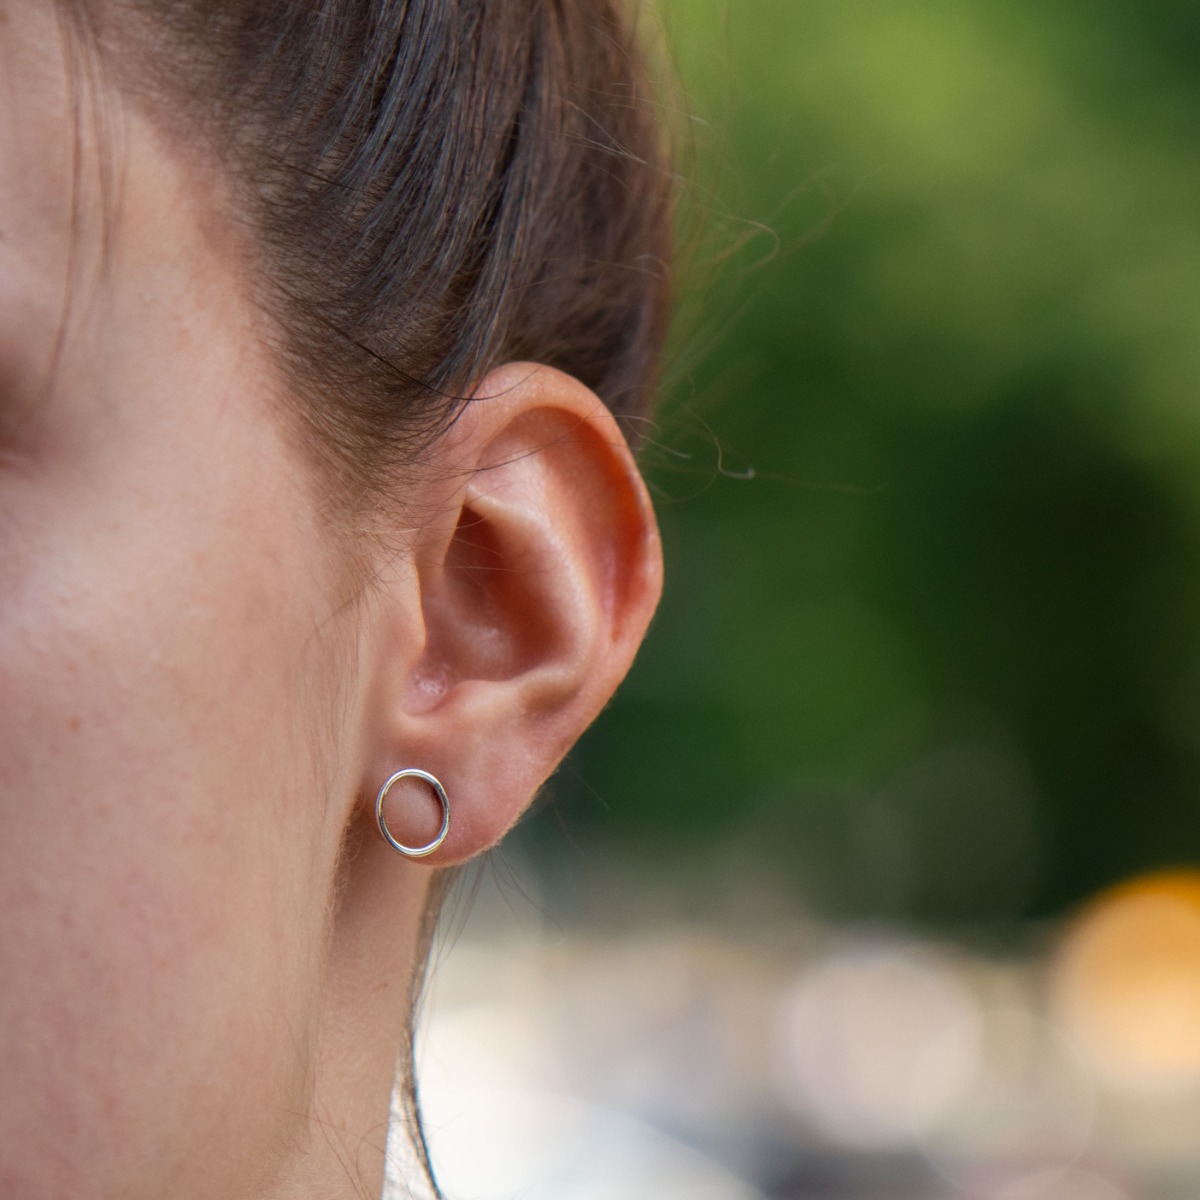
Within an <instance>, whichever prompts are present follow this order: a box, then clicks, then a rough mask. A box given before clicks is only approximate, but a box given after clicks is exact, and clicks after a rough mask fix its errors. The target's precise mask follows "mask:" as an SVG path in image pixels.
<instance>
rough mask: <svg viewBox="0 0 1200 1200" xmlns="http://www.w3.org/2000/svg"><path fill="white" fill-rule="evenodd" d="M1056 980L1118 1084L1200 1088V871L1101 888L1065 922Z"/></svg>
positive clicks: (1065, 1021) (1071, 1014) (1101, 1065)
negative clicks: (1092, 900)
mask: <svg viewBox="0 0 1200 1200" xmlns="http://www.w3.org/2000/svg"><path fill="white" fill-rule="evenodd" d="M1054 988H1055V1002H1056V1007H1057V1010H1058V1014H1059V1019H1060V1021H1061V1023H1062V1026H1063V1028H1064V1029H1065V1030H1067V1031H1068V1033H1069V1034H1070V1036H1071V1037H1072V1038H1073V1039H1075V1041H1076V1042H1077V1044H1078V1045H1079V1046H1080V1048H1081V1050H1082V1051H1083V1052H1084V1053H1085V1054H1086V1055H1087V1057H1088V1058H1089V1060H1090V1061H1091V1063H1092V1064H1093V1066H1094V1067H1095V1069H1096V1071H1097V1073H1098V1074H1099V1075H1100V1076H1101V1077H1102V1078H1103V1079H1105V1080H1107V1081H1108V1082H1109V1084H1110V1085H1111V1086H1114V1087H1117V1088H1124V1089H1132V1090H1135V1091H1142V1092H1149V1093H1160V1094H1161V1093H1168V1094H1169V1093H1179V1092H1188V1091H1194V1090H1196V1089H1200V872H1194V871H1176V872H1166V873H1158V874H1154V875H1150V876H1145V877H1142V878H1138V879H1135V880H1132V881H1130V882H1128V883H1125V884H1123V885H1121V886H1119V887H1117V888H1115V889H1113V890H1111V891H1108V892H1106V893H1104V894H1103V895H1102V896H1100V897H1099V898H1098V899H1097V900H1095V901H1094V902H1093V903H1092V904H1091V905H1089V906H1088V907H1087V908H1086V909H1085V910H1084V911H1083V912H1082V913H1080V915H1079V916H1078V917H1076V919H1075V920H1074V921H1073V922H1072V923H1071V924H1070V925H1069V926H1068V928H1067V930H1066V932H1065V934H1064V937H1063V941H1062V945H1061V948H1060V950H1059V954H1058V958H1057V961H1056V962H1055V965H1054Z"/></svg>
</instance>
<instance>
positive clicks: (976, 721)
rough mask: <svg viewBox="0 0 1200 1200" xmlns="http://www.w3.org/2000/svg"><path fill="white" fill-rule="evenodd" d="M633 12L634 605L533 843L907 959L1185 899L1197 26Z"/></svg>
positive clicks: (1192, 733) (1199, 144)
mask: <svg viewBox="0 0 1200 1200" xmlns="http://www.w3.org/2000/svg"><path fill="white" fill-rule="evenodd" d="M665 9H666V11H665V15H664V24H665V26H666V28H667V34H668V36H667V41H668V43H669V45H670V47H671V53H672V55H673V57H674V58H675V60H676V65H677V70H678V74H679V76H680V79H681V81H682V88H681V91H682V97H683V108H684V112H683V113H682V114H681V115H680V117H679V123H680V125H681V127H682V128H683V129H684V131H685V142H686V144H687V146H688V147H690V155H691V157H693V158H694V159H695V162H694V164H693V165H690V166H689V167H688V170H689V172H690V174H691V176H692V179H693V182H692V184H691V186H690V192H691V196H690V199H689V202H688V207H689V211H690V214H691V216H690V217H689V223H691V224H694V223H695V218H696V214H697V213H698V212H703V213H704V215H705V221H706V226H707V230H706V233H705V234H704V236H703V237H702V238H701V240H700V241H699V242H698V244H697V246H696V248H695V251H694V253H692V255H691V261H690V264H689V265H688V267H687V269H686V271H685V276H684V283H685V296H684V314H683V318H682V320H681V324H680V330H679V334H678V336H677V338H676V342H675V347H674V350H673V353H672V356H671V363H670V366H669V370H668V383H669V388H668V396H667V402H666V405H665V408H664V412H663V417H662V420H661V422H660V424H659V425H658V427H657V428H656V429H655V430H653V431H652V444H651V445H650V446H649V447H648V450H647V454H646V458H645V462H646V466H647V469H648V472H649V475H650V478H651V481H652V484H653V487H654V490H655V493H656V496H657V499H658V502H659V509H660V515H661V519H662V524H663V532H664V536H665V542H666V553H667V562H668V583H667V590H666V595H665V598H664V601H663V605H662V608H661V610H660V612H659V615H658V617H657V618H656V622H655V625H654V628H653V630H652V634H651V637H650V640H649V642H648V643H647V645H646V647H645V650H644V652H643V654H642V656H641V658H640V659H639V661H638V663H637V665H636V667H635V669H634V671H633V673H632V675H631V676H630V678H629V680H628V682H627V683H626V685H625V687H624V689H623V690H622V691H621V693H620V694H619V695H618V697H617V699H616V700H615V701H614V702H613V704H612V705H611V707H610V708H609V709H608V710H607V712H606V713H605V714H604V715H603V716H602V718H601V719H600V721H599V722H598V724H597V725H596V727H595V728H594V730H593V731H592V732H591V733H590V734H589V736H588V737H587V739H586V740H585V741H584V743H583V744H582V745H581V746H580V748H579V750H578V752H577V753H576V754H575V755H574V756H573V758H572V760H571V761H570V762H569V763H568V765H567V766H566V767H565V768H564V770H563V771H562V772H560V774H559V776H558V777H557V780H556V782H555V784H554V786H553V800H552V802H551V803H550V804H548V805H547V806H546V807H545V808H544V809H543V810H542V811H541V812H540V814H539V815H538V816H537V818H536V819H535V821H534V823H533V825H532V827H531V831H530V833H529V836H532V837H533V838H534V839H535V840H538V841H548V842H549V843H550V844H551V845H552V846H553V847H555V849H554V853H560V852H561V847H562V846H563V845H564V844H566V843H568V842H569V844H571V845H573V846H575V847H578V848H580V852H581V853H582V854H583V855H585V856H591V857H596V858H611V857H613V856H616V857H619V858H621V859H625V860H629V861H635V860H636V861H640V862H643V863H645V864H648V865H649V864H660V865H670V864H678V865H680V866H681V867H682V866H688V865H689V864H690V866H691V868H693V869H694V868H696V867H697V865H699V866H700V867H701V868H703V865H704V864H713V865H714V868H715V867H718V866H720V865H721V864H727V863H729V862H731V861H736V862H738V863H741V864H743V865H744V866H746V867H748V868H749V869H750V870H751V872H752V873H757V872H761V873H763V874H766V875H770V876H771V877H772V878H775V879H778V880H782V881H783V882H784V884H785V886H786V887H788V888H790V889H792V890H793V891H794V893H795V895H796V897H797V899H798V901H800V902H802V903H804V904H805V905H808V906H810V907H811V908H812V909H813V910H814V911H815V912H817V913H819V914H821V915H825V916H829V917H831V918H836V919H844V918H847V917H850V918H867V919H880V920H889V921H891V920H895V921H904V922H917V923H922V924H927V925H947V924H955V923H970V924H975V925H979V924H983V925H988V924H991V925H1003V924H1004V923H1006V922H1014V921H1023V920H1025V919H1028V918H1036V917H1042V916H1050V915H1055V914H1059V913H1061V912H1063V911H1064V910H1066V909H1067V908H1069V907H1070V906H1071V905H1072V904H1074V903H1076V902H1078V901H1079V900H1080V899H1081V898H1083V897H1085V896H1087V895H1089V894H1090V893H1092V892H1094V891H1095V890H1096V889H1097V888H1099V887H1101V886H1103V885H1105V884H1108V883H1110V882H1113V881H1115V880H1117V879H1119V878H1123V877H1125V876H1128V875H1130V874H1132V873H1134V872H1137V871H1141V870H1145V869H1148V868H1153V867H1157V866H1162V865H1167V864H1177V863H1188V862H1191V863H1195V862H1200V70H1198V69H1197V68H1198V67H1200V6H1197V5H1195V4H1194V3H1185V2H1183V0H1138V2H1137V3H1134V2H1133V0H1044V2H1040V3H1033V2H1031V0H1024V2H1020V3H1004V4H1000V3H965V2H963V0H957V2H954V0H894V2H892V3H888V4H880V3H869V4H868V3H862V2H860V0H670V3H669V4H667V5H666V6H665ZM751 475H753V477H752V478H751ZM564 829H565V830H566V831H567V835H568V836H567V837H566V838H564V837H563V834H562V831H563V830H564Z"/></svg>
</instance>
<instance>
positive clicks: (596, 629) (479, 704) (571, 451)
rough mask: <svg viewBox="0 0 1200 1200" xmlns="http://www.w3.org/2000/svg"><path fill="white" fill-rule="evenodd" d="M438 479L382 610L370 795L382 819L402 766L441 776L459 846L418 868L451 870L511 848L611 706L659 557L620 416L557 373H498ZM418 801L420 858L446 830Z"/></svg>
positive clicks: (438, 462) (437, 471) (658, 571)
mask: <svg viewBox="0 0 1200 1200" xmlns="http://www.w3.org/2000/svg"><path fill="white" fill-rule="evenodd" d="M432 465H433V472H432V474H431V476H430V478H431V479H434V480H441V481H442V482H441V484H440V485H438V484H435V485H433V487H432V488H431V492H430V496H428V497H426V498H425V499H426V501H427V505H428V506H427V507H426V508H425V511H426V512H428V513H431V514H432V516H431V517H430V519H429V520H428V521H427V522H426V524H425V525H424V526H423V527H422V530H421V532H420V535H419V536H418V540H417V544H416V546H415V549H414V555H413V560H412V563H410V564H408V566H409V568H411V567H412V566H413V565H414V564H415V574H414V573H413V571H412V570H411V569H405V570H401V571H398V572H396V573H395V575H394V579H395V586H394V588H392V592H391V595H385V596H384V598H383V599H384V604H385V605H388V604H391V605H394V606H395V613H394V617H395V620H393V621H392V622H390V624H389V626H388V627H389V628H390V629H392V630H393V631H395V632H394V635H393V637H391V638H389V639H385V641H384V644H383V645H382V646H381V647H380V649H381V650H382V652H383V653H382V658H381V661H379V662H377V663H376V668H377V670H378V671H379V672H380V678H381V682H383V684H384V686H383V687H382V688H381V689H379V690H377V691H376V696H377V697H378V701H379V702H380V703H381V704H382V708H383V712H381V713H378V714H377V715H378V716H379V717H380V718H382V719H381V720H379V721H378V724H377V729H376V734H375V742H376V745H375V746H374V747H373V753H372V754H371V755H370V756H369V758H368V761H369V762H371V764H372V767H371V770H372V772H373V775H374V776H375V777H373V778H372V779H370V780H369V781H368V783H367V784H366V785H365V786H364V793H365V794H369V796H370V799H371V801H372V802H373V801H374V793H375V790H377V789H378V788H379V787H380V786H381V785H382V784H383V783H384V781H385V780H386V779H387V778H388V776H390V774H391V773H392V772H393V771H395V770H397V769H399V768H402V767H418V768H421V769H423V770H426V771H429V772H432V773H433V774H434V775H436V776H437V777H438V778H439V779H440V780H441V781H442V783H443V785H444V787H445V789H446V792H447V794H448V796H449V803H450V809H451V821H450V831H449V835H448V836H447V838H446V841H445V842H444V843H443V844H442V846H441V847H440V848H439V849H438V850H437V851H435V852H434V854H432V855H430V856H429V857H428V858H425V859H423V860H421V861H423V862H426V863H429V864H431V865H437V866H445V865H449V864H451V863H455V862H460V861H462V860H464V859H467V858H469V857H471V856H472V855H474V854H477V853H478V852H480V851H482V850H484V849H486V848H487V847H489V846H491V845H492V844H493V843H495V842H496V841H498V840H499V839H500V837H501V836H502V835H503V834H504V833H505V832H506V830H508V828H509V827H510V826H511V825H512V824H513V822H514V821H515V820H516V819H517V817H518V816H519V815H520V814H521V812H522V811H523V810H524V808H525V807H526V805H527V804H528V803H529V801H530V800H531V798H532V797H533V795H534V794H535V792H536V791H537V789H538V788H539V787H540V786H541V784H542V783H543V782H545V780H546V778H547V777H548V776H549V775H550V773H551V772H552V771H553V770H554V768H555V767H556V766H557V765H558V763H559V761H560V760H561V758H562V757H563V755H564V754H565V753H566V752H567V750H568V749H569V748H570V747H571V745H572V744H573V743H574V742H575V740H576V738H578V737H579V735H580V734H581V733H582V732H583V730H584V729H585V728H586V727H587V725H588V724H589V723H590V722H591V721H592V719H593V718H594V717H595V716H596V714H597V713H598V712H599V711H600V709H601V708H602V707H603V706H604V704H605V703H606V702H607V701H608V699H609V697H610V696H611V695H612V693H613V690H614V689H615V688H616V686H617V684H618V683H619V682H620V681H621V679H622V678H623V677H624V675H625V673H626V671H627V670H628V669H629V665H630V663H631V662H632V661H633V657H634V654H635V653H636V651H637V648H638V646H639V644H640V643H641V640H642V637H643V635H644V634H645V631H646V627H647V625H648V624H649V621H650V617H651V615H652V614H653V611H654V607H655V605H656V604H657V602H658V597H659V593H660V590H661V585H662V555H661V548H660V542H659V537H658V529H657V525H656V523H655V520H654V514H653V510H652V508H651V505H650V500H649V497H648V495H647V493H646V488H645V486H644V484H643V483H642V479H641V476H640V474H639V473H638V470H637V466H636V464H635V463H634V460H633V456H632V454H631V453H630V450H629V447H628V445H627V444H626V442H625V439H624V437H623V436H622V434H621V431H620V429H619V428H618V427H617V424H616V422H615V420H614V419H613V417H612V414H611V413H610V412H609V411H608V409H607V408H606V407H605V406H604V405H603V404H602V403H601V402H600V400H599V399H598V398H597V397H596V396H595V395H594V394H593V393H592V392H591V391H589V390H588V389H587V388H586V387H584V386H583V385H582V384H581V383H579V382H578V381H577V380H575V379H572V378H571V377H569V376H567V375H564V374H563V373H561V372H559V371H556V370H553V369H551V368H548V367H541V366H533V365H529V364H512V365H509V366H507V367H505V368H502V369H501V370H499V371H496V372H494V373H493V374H491V375H490V376H489V377H488V378H487V379H486V380H485V381H484V383H483V384H482V386H481V387H480V388H479V390H478V392H477V393H476V394H475V395H474V396H473V398H472V399H471V401H470V403H469V404H468V405H467V407H466V409H465V410H464V412H463V414H462V416H461V417H460V418H459V420H458V422H457V423H456V425H455V426H454V428H453V429H452V430H451V431H450V432H449V433H448V434H447V435H446V436H445V437H444V438H443V439H442V440H441V442H439V444H438V446H437V447H436V449H435V461H434V463H433V464H432ZM384 588H385V592H386V591H387V589H388V588H389V584H388V583H387V582H386V580H385V583H384ZM414 593H415V600H416V603H417V604H418V605H419V612H420V621H419V623H414V622H413V620H412V612H411V608H412V605H413V603H414ZM414 633H415V643H416V644H414ZM399 643H404V644H399ZM404 786H405V787H408V786H409V785H408V784H405V785H404ZM421 786H422V785H417V784H413V785H411V787H410V790H408V791H403V790H402V789H397V791H398V792H399V795H398V796H396V798H395V799H393V795H392V794H391V793H390V794H389V798H388V802H387V803H388V807H387V811H386V817H387V821H388V826H389V828H390V829H391V830H392V832H393V833H394V834H395V835H396V836H397V837H399V838H400V840H402V841H404V842H406V843H408V844H423V843H425V842H428V841H429V840H430V839H431V837H432V836H433V834H434V833H435V832H436V830H437V823H438V815H439V814H438V811H437V809H436V806H435V804H434V801H433V798H432V796H431V795H429V794H428V792H427V791H426V792H422V790H421ZM381 845H382V843H381Z"/></svg>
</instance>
